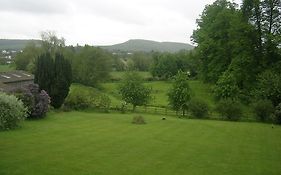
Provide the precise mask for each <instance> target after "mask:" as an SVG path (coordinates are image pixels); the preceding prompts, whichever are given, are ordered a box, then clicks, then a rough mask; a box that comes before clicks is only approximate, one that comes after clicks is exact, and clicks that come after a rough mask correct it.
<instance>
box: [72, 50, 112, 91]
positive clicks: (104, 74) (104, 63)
mask: <svg viewBox="0 0 281 175" xmlns="http://www.w3.org/2000/svg"><path fill="white" fill-rule="evenodd" d="M72 69H73V79H74V82H76V83H81V84H84V85H89V86H93V87H97V85H98V83H100V82H103V81H105V80H106V79H108V78H109V73H110V71H111V55H110V54H109V53H107V52H105V51H104V50H102V49H100V48H96V47H91V46H85V47H83V48H82V49H81V50H79V52H78V53H77V54H76V56H75V58H74V60H73V62H72Z"/></svg>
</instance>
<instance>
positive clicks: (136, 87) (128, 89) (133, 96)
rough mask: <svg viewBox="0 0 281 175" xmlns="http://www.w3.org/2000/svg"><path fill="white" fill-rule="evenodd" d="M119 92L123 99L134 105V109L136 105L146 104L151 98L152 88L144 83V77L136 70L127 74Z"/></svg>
mask: <svg viewBox="0 0 281 175" xmlns="http://www.w3.org/2000/svg"><path fill="white" fill-rule="evenodd" d="M119 93H120V94H121V96H122V100H124V101H125V102H127V103H131V104H132V105H133V111H135V109H136V106H141V105H146V104H147V103H148V102H149V100H150V98H151V97H150V94H151V89H150V88H148V87H146V86H144V85H143V84H142V78H141V77H140V76H139V75H138V74H137V73H135V72H128V73H127V74H125V78H124V80H123V82H122V83H121V84H120V87H119Z"/></svg>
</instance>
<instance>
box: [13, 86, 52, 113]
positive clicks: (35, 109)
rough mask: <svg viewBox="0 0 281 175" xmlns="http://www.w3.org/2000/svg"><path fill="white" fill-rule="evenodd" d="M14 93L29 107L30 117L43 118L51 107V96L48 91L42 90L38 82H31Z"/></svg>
mask: <svg viewBox="0 0 281 175" xmlns="http://www.w3.org/2000/svg"><path fill="white" fill-rule="evenodd" d="M13 94H14V95H15V96H16V97H18V98H19V99H20V100H21V101H22V102H23V104H24V106H25V107H26V108H27V109H28V116H27V117H28V118H43V117H44V116H45V114H46V113H47V111H48V109H49V104H50V97H49V95H48V94H47V92H46V91H44V90H40V89H39V86H38V85H37V84H29V85H27V86H24V87H23V88H20V89H17V90H15V91H14V92H13Z"/></svg>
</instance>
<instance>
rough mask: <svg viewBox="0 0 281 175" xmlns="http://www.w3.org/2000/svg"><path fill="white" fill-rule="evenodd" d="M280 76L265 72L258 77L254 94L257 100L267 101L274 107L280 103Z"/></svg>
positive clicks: (274, 72) (276, 73) (272, 72)
mask: <svg viewBox="0 0 281 175" xmlns="http://www.w3.org/2000/svg"><path fill="white" fill-rule="evenodd" d="M280 76H281V74H280V73H278V72H276V71H272V70H266V71H265V72H263V73H262V74H260V75H259V76H258V84H257V86H256V90H255V91H254V94H255V95H256V96H257V97H258V98H263V99H269V100H270V101H271V102H272V103H273V105H274V106H277V105H278V104H279V103H281V78H280Z"/></svg>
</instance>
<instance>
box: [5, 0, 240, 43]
mask: <svg viewBox="0 0 281 175" xmlns="http://www.w3.org/2000/svg"><path fill="white" fill-rule="evenodd" d="M212 2H214V0H0V22H1V25H0V38H2V39H3V38H4V39H31V38H32V39H38V38H40V31H46V30H51V31H55V32H56V33H57V35H58V36H59V37H64V38H65V39H66V43H67V44H73V45H75V44H76V43H79V44H82V45H84V44H90V45H108V44H116V43H120V42H124V41H126V40H129V39H149V40H156V41H174V42H184V43H191V42H190V36H191V34H192V31H193V30H194V29H195V28H196V23H195V22H196V19H197V18H198V17H199V15H200V14H201V12H202V10H203V9H204V6H205V5H206V4H210V3H212ZM235 2H236V3H240V2H241V0H235Z"/></svg>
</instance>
